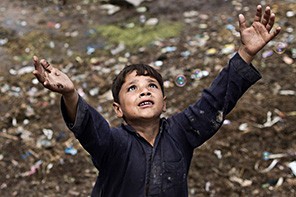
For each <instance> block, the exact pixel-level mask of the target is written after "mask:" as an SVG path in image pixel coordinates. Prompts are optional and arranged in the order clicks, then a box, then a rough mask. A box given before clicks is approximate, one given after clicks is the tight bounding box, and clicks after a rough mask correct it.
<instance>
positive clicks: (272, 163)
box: [255, 159, 279, 173]
mask: <svg viewBox="0 0 296 197" xmlns="http://www.w3.org/2000/svg"><path fill="white" fill-rule="evenodd" d="M278 162H279V160H278V159H274V160H272V162H271V163H270V165H269V166H268V167H267V168H264V169H262V170H261V169H259V162H257V163H256V164H255V170H257V171H259V172H261V173H267V172H269V171H271V170H272V169H273V168H274V167H275V166H276V165H277V164H278Z"/></svg>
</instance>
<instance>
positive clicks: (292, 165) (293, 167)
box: [288, 161, 296, 176]
mask: <svg viewBox="0 0 296 197" xmlns="http://www.w3.org/2000/svg"><path fill="white" fill-rule="evenodd" d="M288 167H289V168H291V170H292V172H293V174H294V176H296V161H292V162H290V163H289V164H288Z"/></svg>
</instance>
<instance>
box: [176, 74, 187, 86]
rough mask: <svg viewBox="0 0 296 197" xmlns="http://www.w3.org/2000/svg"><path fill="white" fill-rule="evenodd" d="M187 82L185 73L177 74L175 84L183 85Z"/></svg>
mask: <svg viewBox="0 0 296 197" xmlns="http://www.w3.org/2000/svg"><path fill="white" fill-rule="evenodd" d="M186 83H187V79H186V77H185V76H184V75H177V77H176V79H175V84H176V85H177V86H178V87H183V86H185V85H186Z"/></svg>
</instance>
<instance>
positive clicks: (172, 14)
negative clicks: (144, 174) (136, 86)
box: [0, 0, 296, 197]
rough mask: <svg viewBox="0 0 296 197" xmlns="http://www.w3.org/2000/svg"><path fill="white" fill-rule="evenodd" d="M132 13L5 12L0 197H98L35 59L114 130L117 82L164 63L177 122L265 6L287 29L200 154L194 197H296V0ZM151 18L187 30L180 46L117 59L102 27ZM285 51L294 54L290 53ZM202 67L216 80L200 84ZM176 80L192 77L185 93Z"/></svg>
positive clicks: (155, 6)
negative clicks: (63, 77) (126, 73)
mask: <svg viewBox="0 0 296 197" xmlns="http://www.w3.org/2000/svg"><path fill="white" fill-rule="evenodd" d="M118 2H120V3H118ZM122 2H123V1H113V2H112V4H113V5H116V6H119V8H120V10H119V11H117V12H116V13H114V14H110V15H109V14H108V13H107V12H106V9H103V8H102V5H103V4H105V3H106V1H99V0H84V1H78V0H73V1H65V4H64V5H63V3H61V1H53V0H38V1H35V0H26V1H24V0H2V1H1V5H0V9H1V12H0V20H1V26H0V62H1V66H0V90H1V91H0V96H1V97H0V99H1V102H0V113H1V116H0V196H22V197H23V196H38V197H39V196H48V197H51V196H89V194H90V191H91V189H92V186H93V184H94V182H95V179H96V176H97V174H98V172H97V170H96V169H95V168H94V167H93V165H92V162H91V160H90V158H89V156H88V154H87V153H86V152H85V151H84V150H83V149H82V148H81V146H80V145H79V143H78V142H77V141H76V139H75V138H74V136H73V135H72V134H71V133H70V131H68V129H67V128H66V127H65V125H64V122H63V120H62V118H61V115H60V109H59V101H60V96H59V95H56V94H53V93H49V92H48V91H46V90H44V89H43V88H42V87H41V86H40V85H39V84H37V83H36V80H34V76H33V75H32V74H31V71H32V61H31V58H32V56H33V55H34V54H35V55H38V56H39V57H42V58H43V57H46V58H48V60H49V61H50V62H51V63H52V64H53V65H55V66H57V67H59V68H60V69H62V70H63V71H65V72H67V73H68V74H69V75H70V76H71V78H72V79H73V80H74V83H76V85H77V88H78V89H79V92H80V93H81V94H82V95H84V97H85V99H86V100H88V101H89V102H90V103H91V104H92V105H93V106H94V107H96V108H97V109H98V111H100V112H101V113H102V114H103V115H104V116H105V117H106V119H107V120H108V121H109V122H110V124H111V125H113V126H114V125H117V124H118V123H120V121H119V120H117V119H116V118H115V117H114V114H113V112H112V108H111V103H112V100H111V99H110V96H109V93H110V92H109V91H108V90H109V88H110V84H111V80H112V79H113V77H114V75H115V74H116V72H118V70H119V69H120V68H122V66H123V65H125V64H127V63H136V62H138V63H141V62H142V63H148V64H153V63H154V64H156V62H158V63H159V62H162V63H163V65H161V66H158V69H159V71H160V72H161V73H162V74H163V76H164V80H165V81H166V94H167V97H168V106H169V110H168V111H167V112H166V114H164V115H165V116H168V115H170V114H173V113H175V112H177V111H179V110H182V109H184V108H185V107H186V106H188V105H189V104H190V103H192V102H194V101H195V100H196V99H198V97H199V96H200V92H201V91H202V89H203V88H205V87H207V86H208V85H209V84H210V83H211V81H212V80H213V78H214V77H215V76H216V75H217V73H218V72H219V70H220V69H221V67H222V66H224V65H225V64H226V63H227V61H228V59H229V57H230V56H231V55H232V54H233V52H234V51H235V49H236V47H237V46H238V44H239V35H238V34H237V31H236V28H237V16H238V14H239V13H244V14H245V15H246V17H247V18H248V19H250V20H251V19H252V17H253V15H254V13H255V8H256V5H257V4H258V2H261V3H263V4H264V6H265V5H270V6H271V7H272V10H273V11H274V12H275V13H276V16H277V21H276V25H279V26H281V27H282V29H283V30H282V32H281V34H280V35H279V36H278V37H277V38H276V40H275V42H272V43H270V44H269V45H268V46H266V47H265V48H264V50H262V52H260V54H258V55H257V56H256V59H255V60H254V61H253V64H254V65H255V66H256V68H257V69H258V70H259V71H260V73H261V74H262V76H263V78H262V79H261V80H260V81H259V82H258V83H256V84H255V85H254V86H253V87H252V88H251V89H250V90H249V91H248V92H247V93H246V94H245V95H244V97H243V98H242V99H241V100H240V101H239V103H238V104H237V106H236V108H235V109H234V110H233V111H232V112H231V113H230V114H229V115H228V116H227V120H226V122H225V124H224V125H223V127H222V128H221V129H220V131H219V132H218V133H217V134H216V135H215V136H214V137H213V138H211V139H210V140H209V141H208V142H206V143H205V144H203V145H202V146H201V147H199V148H198V149H196V151H195V153H194V157H193V160H192V164H191V169H190V173H189V179H188V183H189V193H190V196H191V197H196V196H295V195H296V177H295V175H296V169H295V163H296V145H295V143H294V142H295V140H296V132H295V131H296V129H295V128H296V126H295V121H296V99H295V97H296V81H295V73H296V66H295V58H296V41H295V36H296V34H295V28H296V27H295V25H296V12H295V10H296V3H295V1H294V0H266V1H256V0H247V1H243V0H236V1H228V0H224V1H222V0H207V1H206V0H199V1H197V0H186V1H184V0H149V1H143V2H142V3H141V5H140V6H138V7H135V6H132V5H127V4H125V3H122ZM144 7H145V8H147V9H146V10H145V9H144V10H143V8H144ZM140 8H141V9H142V11H141V9H140ZM109 10H110V9H109ZM143 16H144V17H145V18H146V19H149V18H154V19H155V18H156V19H158V21H167V22H178V23H182V25H183V28H182V30H181V32H180V34H178V35H177V36H175V37H173V38H166V39H162V40H157V41H156V40H155V42H154V43H153V44H150V45H148V46H145V47H141V48H138V49H130V48H125V49H123V50H121V51H118V52H114V51H113V52H112V49H118V46H117V45H116V44H110V43H109V42H108V41H107V40H106V38H104V37H102V36H101V35H100V34H99V33H97V32H96V31H94V30H93V28H92V27H94V26H95V25H106V24H117V25H118V26H120V25H121V26H127V25H130V24H134V23H135V24H137V23H139V19H143ZM279 43H284V44H285V46H284V47H281V50H282V51H279V48H280V47H279V45H278V44H279ZM174 47H175V48H174ZM164 50H166V51H164ZM169 50H171V51H169ZM196 68H199V69H201V70H204V71H207V72H208V73H209V75H208V76H204V77H203V78H201V79H200V80H196V79H194V78H191V75H192V72H193V71H194V70H195V69H196ZM177 74H183V75H184V76H185V77H187V84H186V85H185V86H184V87H178V86H176V85H175V83H174V79H175V77H176V76H177ZM294 132H295V133H294ZM68 150H70V151H77V152H68ZM267 152H269V153H271V155H270V156H269V157H268V156H267V155H266V154H267ZM71 153H72V154H71ZM264 155H265V157H263V156H264ZM293 165H294V166H293Z"/></svg>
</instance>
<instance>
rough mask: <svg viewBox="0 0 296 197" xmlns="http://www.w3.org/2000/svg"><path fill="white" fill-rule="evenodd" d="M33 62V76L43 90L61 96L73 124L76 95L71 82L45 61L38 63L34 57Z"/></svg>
mask: <svg viewBox="0 0 296 197" xmlns="http://www.w3.org/2000/svg"><path fill="white" fill-rule="evenodd" d="M33 62H34V66H35V70H34V71H33V74H34V75H35V76H36V78H37V79H38V81H39V82H40V83H41V84H42V85H43V86H44V87H45V88H47V89H49V90H51V91H53V92H57V93H60V94H61V95H62V96H63V99H64V101H65V105H66V108H67V113H68V116H69V118H70V121H71V122H74V121H75V117H76V111H77V102H78V94H77V92H76V90H75V87H74V84H73V82H72V81H71V80H70V79H69V77H68V76H67V75H66V74H65V73H63V72H61V71H60V70H59V69H57V68H55V67H53V66H52V65H50V64H49V63H48V62H47V61H46V60H45V59H41V60H40V61H39V60H38V57H36V56H34V57H33Z"/></svg>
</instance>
